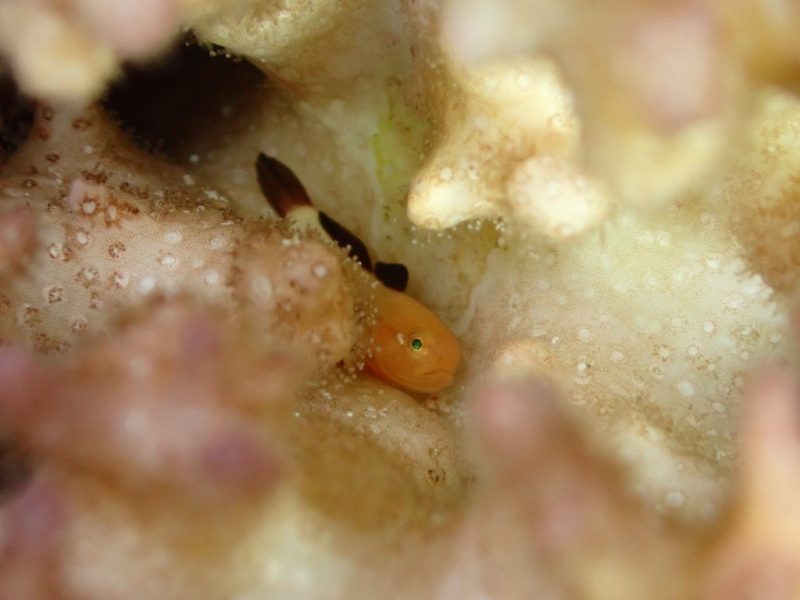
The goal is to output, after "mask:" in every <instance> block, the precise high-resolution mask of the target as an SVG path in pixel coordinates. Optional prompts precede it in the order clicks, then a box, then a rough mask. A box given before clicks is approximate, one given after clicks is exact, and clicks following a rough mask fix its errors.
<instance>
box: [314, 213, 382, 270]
mask: <svg viewBox="0 0 800 600" xmlns="http://www.w3.org/2000/svg"><path fill="white" fill-rule="evenodd" d="M317 214H318V215H319V224H320V225H322V228H323V229H324V230H325V233H327V234H328V235H329V236H331V239H332V240H333V241H334V242H336V243H337V244H338V245H339V247H340V248H344V249H345V250H347V253H348V254H349V255H350V256H351V257H352V258H354V259H356V260H357V261H358V262H359V263H361V266H362V267H364V268H365V269H366V270H367V271H370V272H372V259H370V257H369V251H368V250H367V247H366V246H365V245H364V242H362V241H361V240H360V239H358V237H357V236H356V234H354V233H353V232H351V231H350V230H349V229H347V228H346V227H344V226H343V225H340V224H339V223H337V222H336V221H334V220H333V219H331V218H330V217H329V216H328V215H326V214H325V213H324V212H322V211H321V210H318V211H317Z"/></svg>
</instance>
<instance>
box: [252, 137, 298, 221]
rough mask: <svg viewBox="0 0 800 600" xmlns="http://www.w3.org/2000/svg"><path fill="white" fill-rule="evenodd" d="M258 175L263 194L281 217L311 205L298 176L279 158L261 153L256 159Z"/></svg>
mask: <svg viewBox="0 0 800 600" xmlns="http://www.w3.org/2000/svg"><path fill="white" fill-rule="evenodd" d="M256 174H257V175H258V185H259V186H260V187H261V193H262V194H264V196H265V197H266V199H267V201H268V202H269V204H270V206H272V208H273V209H274V210H275V212H277V213H278V214H279V215H280V216H281V217H285V216H286V215H287V214H289V212H291V210H292V209H293V208H296V207H298V206H310V205H311V200H310V199H309V197H308V192H306V188H304V187H303V184H302V183H300V180H299V179H298V178H297V175H295V174H294V172H292V170H291V169H290V168H289V167H287V166H286V165H285V164H283V163H282V162H281V161H279V160H278V159H277V158H273V157H271V156H267V155H266V154H264V153H263V152H260V153H259V155H258V158H257V159H256Z"/></svg>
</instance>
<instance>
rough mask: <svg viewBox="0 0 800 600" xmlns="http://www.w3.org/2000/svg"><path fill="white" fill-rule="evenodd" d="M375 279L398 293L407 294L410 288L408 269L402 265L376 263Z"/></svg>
mask: <svg viewBox="0 0 800 600" xmlns="http://www.w3.org/2000/svg"><path fill="white" fill-rule="evenodd" d="M375 277H377V278H378V281H380V282H381V283H382V284H383V285H385V286H386V287H388V288H392V289H393V290H397V291H398V292H405V291H406V288H407V287H408V269H406V267H405V265H401V264H400V263H385V262H380V261H378V262H376V263H375Z"/></svg>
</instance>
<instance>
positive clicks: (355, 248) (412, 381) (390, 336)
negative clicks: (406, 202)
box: [256, 153, 461, 393]
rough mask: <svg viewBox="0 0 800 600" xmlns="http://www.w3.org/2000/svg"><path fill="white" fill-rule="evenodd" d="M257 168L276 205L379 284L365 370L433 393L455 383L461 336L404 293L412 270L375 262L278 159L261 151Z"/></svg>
mask: <svg viewBox="0 0 800 600" xmlns="http://www.w3.org/2000/svg"><path fill="white" fill-rule="evenodd" d="M256 173H257V175H258V183H259V185H260V186H261V191H262V192H263V193H264V196H266V198H267V200H268V201H269V203H270V205H271V206H272V208H274V209H275V211H276V212H277V213H278V214H279V215H280V216H281V217H284V218H288V219H291V220H292V221H294V222H295V223H296V224H297V225H298V226H301V227H304V226H310V227H312V228H314V229H316V230H317V231H319V232H320V233H321V234H322V235H324V236H325V237H327V238H329V239H331V240H333V241H334V242H335V243H336V244H338V245H339V246H341V247H343V248H346V249H347V251H348V252H349V253H350V256H351V257H353V258H354V259H355V260H356V261H357V262H359V263H360V264H361V266H362V267H363V268H364V269H366V270H367V271H369V272H371V273H373V274H374V275H375V277H376V278H377V279H378V280H379V281H380V283H381V285H379V286H378V288H377V290H376V294H375V295H376V298H375V301H376V304H377V312H378V318H377V322H376V323H375V325H374V326H373V328H372V331H371V334H372V338H373V339H374V341H375V346H374V347H373V352H372V356H371V357H370V358H369V359H367V361H366V367H367V369H368V370H369V371H370V372H371V373H372V374H373V375H375V376H376V377H379V378H380V379H383V380H384V381H386V382H388V383H391V384H392V385H395V386H398V387H401V388H405V389H406V390H410V391H413V392H424V393H434V392H438V391H440V390H443V389H444V388H446V387H448V386H450V385H451V384H452V383H453V377H454V376H455V372H456V369H457V368H458V364H459V362H460V360H461V348H460V347H459V344H458V340H457V339H456V337H455V336H454V335H453V334H452V332H451V331H450V330H449V329H448V328H447V326H446V325H445V324H444V323H442V321H441V319H439V317H437V316H436V315H435V314H434V313H433V311H431V310H430V309H428V308H427V307H425V306H423V305H422V304H421V303H420V302H418V301H417V300H415V299H414V298H412V297H411V296H409V295H408V294H405V293H404V291H405V289H406V285H407V283H408V270H407V269H406V268H405V267H404V266H403V265H401V264H397V263H384V262H379V261H378V262H375V263H374V264H373V262H372V259H371V257H370V254H369V251H368V250H367V248H366V246H365V245H364V243H363V242H362V241H361V240H360V239H358V237H357V236H356V235H354V234H353V233H351V232H350V231H348V230H347V229H346V228H345V227H343V226H342V225H340V224H339V223H337V222H336V221H334V220H333V219H331V218H330V217H329V216H328V215H326V214H325V213H324V212H322V211H320V210H317V209H316V208H314V206H313V205H312V203H311V200H310V198H309V196H308V193H307V192H306V190H305V188H304V187H303V184H302V183H300V180H299V179H298V178H297V176H296V175H295V174H294V173H293V172H292V170H291V169H289V167H287V166H286V165H284V164H283V163H282V162H280V161H279V160H277V159H275V158H272V157H270V156H267V155H266V154H263V153H262V154H259V155H258V159H257V160H256Z"/></svg>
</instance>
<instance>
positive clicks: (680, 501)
mask: <svg viewBox="0 0 800 600" xmlns="http://www.w3.org/2000/svg"><path fill="white" fill-rule="evenodd" d="M664 502H666V504H667V506H669V507H670V508H680V507H681V506H683V505H684V504H685V503H686V495H685V494H684V493H683V492H681V491H680V490H671V491H669V492H667V494H666V495H665V496H664Z"/></svg>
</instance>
